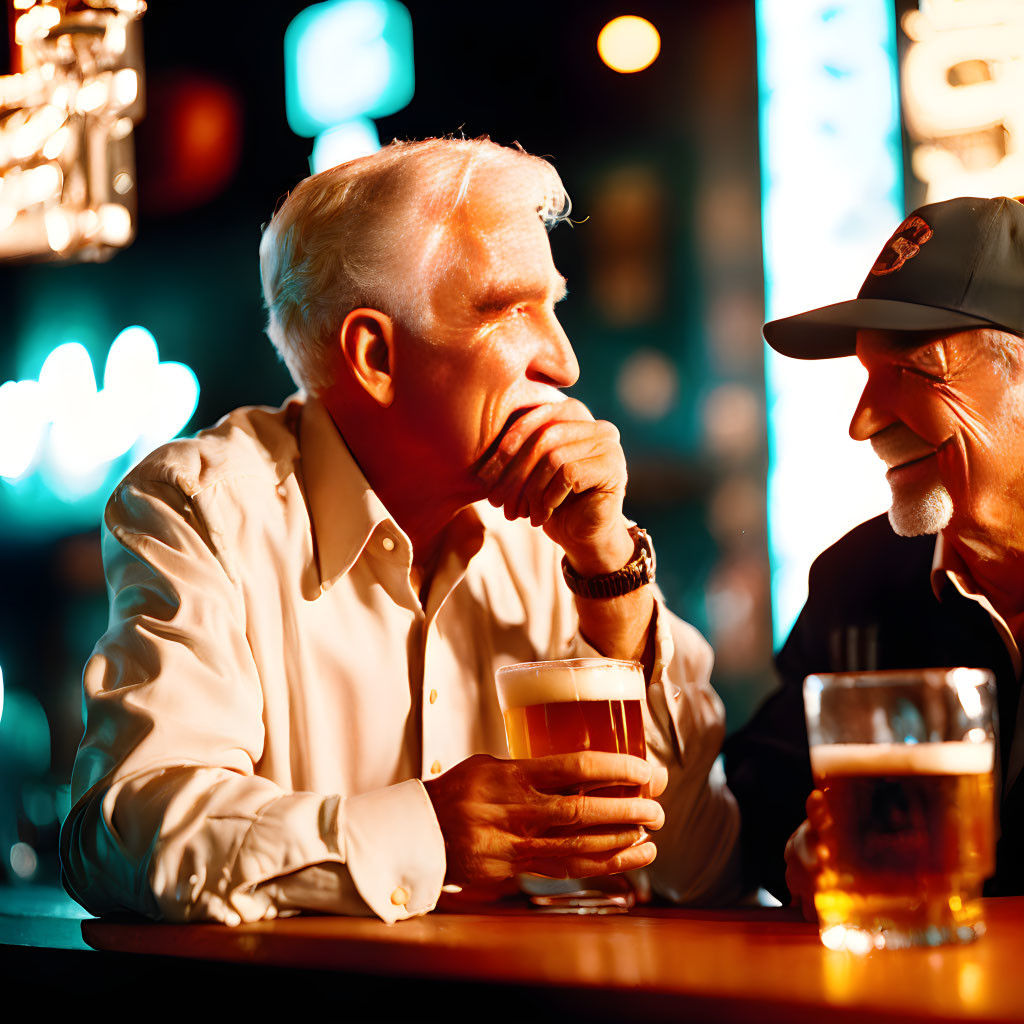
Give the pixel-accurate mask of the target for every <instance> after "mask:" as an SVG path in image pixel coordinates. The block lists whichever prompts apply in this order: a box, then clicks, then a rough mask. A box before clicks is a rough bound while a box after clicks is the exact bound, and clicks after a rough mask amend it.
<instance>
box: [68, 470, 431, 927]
mask: <svg viewBox="0 0 1024 1024" xmlns="http://www.w3.org/2000/svg"><path fill="white" fill-rule="evenodd" d="M214 533H215V531H212V530H211V529H210V528H209V527H208V524H207V523H206V522H205V521H204V520H203V517H202V515H201V514H200V513H199V511H198V510H197V508H196V506H195V504H194V502H193V501H192V499H191V498H190V497H189V496H188V495H187V494H186V493H184V492H183V491H182V490H181V489H179V488H178V487H176V486H174V484H173V483H170V482H166V481H140V480H138V479H134V478H132V477H129V478H128V481H126V482H125V483H124V484H122V485H121V487H120V488H119V489H118V491H117V492H115V495H114V496H113V498H112V499H111V501H110V503H109V505H108V508H107V513H106V516H105V523H104V531H103V556H104V568H105V571H106V573H107V580H108V585H109V589H110V622H109V628H108V630H107V632H106V634H105V635H104V636H103V638H102V639H101V640H100V642H99V643H98V644H97V646H96V649H95V651H94V652H93V655H92V657H91V658H90V660H89V662H88V664H87V666H86V670H85V675H84V691H85V692H84V700H85V708H84V710H85V723H86V724H85V735H84V737H83V740H82V743H81V746H80V749H79V752H78V756H77V758H76V761H75V767H74V774H73V778H72V809H71V812H70V814H69V815H68V817H67V819H66V821H65V822H64V825H63V828H62V830H61V860H62V866H63V873H64V883H65V887H66V888H67V889H68V891H69V892H70V893H71V895H72V896H74V897H75V898H76V899H77V900H78V901H79V902H80V903H81V904H82V905H83V906H85V907H86V908H87V909H88V910H90V911H91V912H93V913H97V914H99V913H104V912H107V911H112V910H119V909H128V910H133V911H137V912H140V913H143V914H146V915H148V916H151V917H154V918H159V919H164V920H169V921H220V922H224V923H228V924H237V923H241V922H248V921H254V920H259V919H263V918H271V917H275V916H277V915H278V914H285V913H294V912H296V911H299V910H303V909H310V910H318V911H322V912H330V913H340V914H370V913H372V914H376V915H377V916H379V917H381V918H382V919H384V920H385V921H395V920H398V919H400V918H403V917H409V916H412V915H415V914H420V913H424V912H426V911H429V910H431V909H432V908H433V906H434V904H435V902H436V900H437V897H438V895H439V893H440V889H441V885H442V883H443V880H444V873H445V855H444V843H443V840H442V837H441V832H440V829H439V827H438V824H437V820H436V817H435V815H434V813H433V809H432V807H431V804H430V800H429V798H428V796H427V794H426V791H425V790H424V788H423V785H422V783H420V782H419V781H418V780H415V779H411V780H409V781H407V782H403V783H400V784H398V785H394V786H389V787H386V788H383V789H380V790H378V791H375V792H368V793H359V794H338V793H327V794H321V793H310V792H290V791H286V790H285V789H283V788H282V787H281V786H279V785H278V784H276V783H275V782H273V781H271V780H270V779H267V778H263V777H261V776H259V775H258V774H257V773H256V767H255V766H256V765H257V764H258V763H259V761H260V759H261V757H262V755H263V748H264V742H265V735H264V723H263V691H262V688H261V680H260V676H259V672H258V670H257V666H256V664H255V662H254V660H253V657H252V652H251V650H250V648H249V645H248V641H247V638H246V628H245V627H246V623H245V610H244V602H243V601H242V600H241V598H240V595H239V594H238V593H237V591H236V586H235V584H234V582H233V581H232V578H231V573H230V571H229V567H228V566H226V565H225V564H224V562H223V561H222V556H221V555H220V553H219V552H218V550H217V548H216V545H215V544H214V543H213V541H212V540H211V536H212V535H214Z"/></svg>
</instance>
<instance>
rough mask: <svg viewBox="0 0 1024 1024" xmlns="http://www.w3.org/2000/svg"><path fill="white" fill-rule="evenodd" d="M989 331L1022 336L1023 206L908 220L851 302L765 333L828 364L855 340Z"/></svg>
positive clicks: (771, 326) (946, 207) (799, 354)
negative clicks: (873, 335)
mask: <svg viewBox="0 0 1024 1024" xmlns="http://www.w3.org/2000/svg"><path fill="white" fill-rule="evenodd" d="M974 327H995V328H998V329H999V330H1003V331H1009V332H1010V333H1011V334H1017V335H1021V336H1024V203H1022V202H1020V201H1018V200H1017V199H1008V198H1006V197H1005V196H1000V197H999V198H997V199H975V198H971V197H962V198H960V199H948V200H946V202H943V203H931V204H929V205H928V206H922V207H920V209H917V210H915V211H914V212H913V213H912V214H911V215H910V216H909V217H907V219H906V220H905V221H904V222H903V223H902V224H901V225H900V226H899V227H898V228H897V229H896V231H895V232H894V233H893V236H892V238H890V239H889V241H888V242H886V243H885V247H884V248H883V249H882V251H881V253H880V254H879V256H878V259H877V260H875V264H874V266H873V267H872V268H871V270H870V272H869V273H868V276H867V278H866V279H865V281H864V284H863V285H862V286H861V289H860V291H859V292H858V293H857V298H855V299H851V300H850V301H848V302H836V303H834V304H833V305H831V306H822V307H821V308H820V309H812V310H810V311H809V312H807V313H799V314H797V315H796V316H787V317H783V318H782V319H781V320H772V321H770V322H769V323H766V324H765V325H764V336H765V340H766V341H767V342H768V344H769V345H771V347H772V348H773V349H775V351H776V352H781V353H782V354H783V355H786V356H793V357H795V358H797V359H829V358H832V357H833V356H849V355H853V354H854V352H855V351H856V344H857V331H858V330H862V329H874V330H881V331H908V332H917V333H924V332H929V333H931V332H935V331H963V330H969V329H970V328H974Z"/></svg>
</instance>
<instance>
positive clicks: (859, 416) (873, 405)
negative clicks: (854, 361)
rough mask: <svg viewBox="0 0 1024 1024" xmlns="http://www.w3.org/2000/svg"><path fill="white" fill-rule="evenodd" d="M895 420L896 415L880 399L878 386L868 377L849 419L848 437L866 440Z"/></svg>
mask: <svg viewBox="0 0 1024 1024" xmlns="http://www.w3.org/2000/svg"><path fill="white" fill-rule="evenodd" d="M895 422H896V417H895V416H893V415H892V413H891V412H889V410H888V408H887V406H886V404H885V403H884V402H883V401H882V400H881V395H880V393H879V388H878V387H877V386H876V385H875V383H874V382H873V381H872V380H871V378H870V377H869V378H868V382H867V384H865V385H864V391H863V392H862V393H861V396H860V401H859V402H858V403H857V409H856V411H855V412H854V414H853V419H852V420H850V437H852V438H853V439H854V441H867V440H868V439H869V438H871V437H873V436H874V435H875V434H877V433H878V432H879V431H880V430H884V429H885V428H886V427H888V426H890V425H891V424H893V423H895Z"/></svg>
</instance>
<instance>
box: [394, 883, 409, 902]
mask: <svg viewBox="0 0 1024 1024" xmlns="http://www.w3.org/2000/svg"><path fill="white" fill-rule="evenodd" d="M391 902H392V903H393V904H394V905H395V906H396V907H404V906H405V905H406V903H408V902H409V890H408V889H403V888H402V886H399V887H398V888H397V889H396V890H395V891H394V892H393V893H392V894H391Z"/></svg>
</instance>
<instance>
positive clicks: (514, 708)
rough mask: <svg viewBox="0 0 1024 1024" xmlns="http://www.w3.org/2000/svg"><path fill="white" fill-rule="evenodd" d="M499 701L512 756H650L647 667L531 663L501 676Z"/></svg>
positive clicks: (623, 792) (608, 792)
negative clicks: (585, 753) (606, 753)
mask: <svg viewBox="0 0 1024 1024" xmlns="http://www.w3.org/2000/svg"><path fill="white" fill-rule="evenodd" d="M497 685H498V700H499V702H500V704H501V709H502V714H503V715H504V718H505V734H506V736H507V737H508V751H509V754H510V755H511V756H512V757H516V758H521V757H522V758H525V757H543V756H545V755H546V754H568V753H573V752H575V751H578V750H607V751H611V752H612V753H617V754H633V755H635V756H636V757H646V755H647V744H646V742H645V740H644V723H643V714H642V712H641V701H642V700H644V699H645V689H646V688H645V684H644V674H643V669H642V668H641V667H640V665H638V664H637V663H636V662H632V661H613V660H611V659H604V658H577V659H575V660H571V661H544V662H531V663H527V664H522V665H509V666H507V667H505V668H501V669H498V672H497ZM593 792H594V794H595V795H599V796H639V795H640V787H639V786H606V787H603V788H602V789H600V790H596V791H593Z"/></svg>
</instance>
